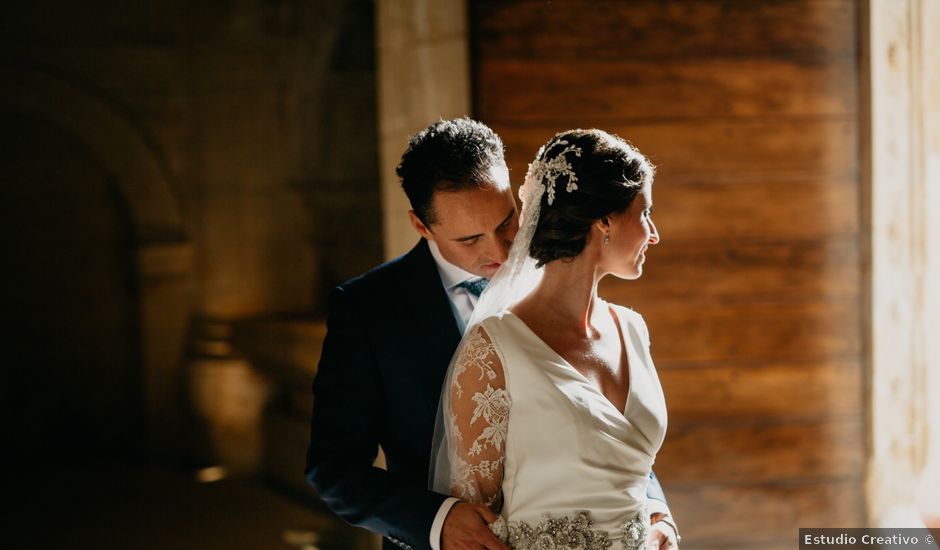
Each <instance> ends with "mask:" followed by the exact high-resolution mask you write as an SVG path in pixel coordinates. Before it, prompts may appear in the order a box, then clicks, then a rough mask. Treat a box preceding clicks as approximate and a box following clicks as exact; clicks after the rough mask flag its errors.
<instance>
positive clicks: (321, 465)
mask: <svg viewBox="0 0 940 550" xmlns="http://www.w3.org/2000/svg"><path fill="white" fill-rule="evenodd" d="M356 312H357V308H355V307H354V304H353V303H352V300H351V299H350V297H349V296H348V293H347V292H346V291H345V290H343V288H337V289H335V290H334V291H333V293H332V294H331V296H330V314H329V318H328V319H327V335H326V339H325V341H324V343H323V351H322V354H321V357H320V363H319V366H318V369H317V376H316V379H315V381H314V384H313V393H314V401H313V420H312V422H311V428H310V447H309V449H308V451H307V469H306V476H307V480H308V481H309V482H310V483H311V484H312V485H313V486H314V487H315V488H316V489H317V491H318V492H319V495H320V498H322V499H323V501H324V502H325V503H326V504H327V505H328V506H329V507H330V508H331V509H332V510H333V511H334V512H336V514H337V515H339V516H340V517H341V518H343V519H344V520H346V521H347V522H349V523H351V524H353V525H358V526H360V527H364V528H366V529H369V530H370V531H373V532H375V533H378V534H380V535H382V536H385V537H388V538H389V539H391V540H392V541H393V542H395V541H397V542H401V543H404V544H407V545H409V546H411V547H414V548H428V534H429V533H430V531H431V523H432V522H433V521H434V517H435V515H436V514H437V512H438V510H439V508H440V506H441V504H442V503H443V502H444V500H445V499H446V498H447V497H445V496H444V495H440V494H437V493H434V492H432V491H429V490H427V489H425V488H424V487H420V486H415V485H414V484H408V483H404V482H403V481H402V480H401V479H399V478H397V477H396V476H394V475H392V474H390V473H389V472H387V471H386V470H382V469H379V468H375V467H373V466H372V464H373V462H374V461H375V457H376V454H377V451H378V444H379V433H380V419H381V418H382V403H383V401H384V396H383V395H382V391H381V387H380V385H379V377H378V373H377V371H376V365H375V358H374V357H373V356H372V353H371V350H370V349H369V348H368V346H367V342H366V339H365V337H364V333H363V331H364V328H363V327H362V326H361V325H360V324H359V322H358V320H357V315H356Z"/></svg>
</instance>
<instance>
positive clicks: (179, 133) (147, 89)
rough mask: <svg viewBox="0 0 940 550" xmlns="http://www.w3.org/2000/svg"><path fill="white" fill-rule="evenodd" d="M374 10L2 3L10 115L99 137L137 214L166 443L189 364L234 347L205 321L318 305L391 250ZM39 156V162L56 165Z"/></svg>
mask: <svg viewBox="0 0 940 550" xmlns="http://www.w3.org/2000/svg"><path fill="white" fill-rule="evenodd" d="M373 20H374V13H373V4H372V2H371V1H370V0H345V1H338V2H329V3H311V2H305V1H300V0H276V1H264V2H262V1H260V0H241V1H239V0H231V1H222V2H211V3H204V2H199V3H191V2H183V1H166V2H156V1H151V2H141V3H133V4H127V3H123V2H115V1H107V0H97V1H93V2H84V3H72V2H34V3H21V4H11V5H9V6H5V7H4V8H3V17H2V18H0V38H2V46H0V68H2V70H3V72H4V74H5V78H4V79H3V80H4V83H3V85H2V87H0V110H3V111H4V112H7V113H11V114H12V115H13V116H16V117H20V118H21V119H24V120H41V121H42V124H44V125H47V126H48V127H50V128H52V129H53V131H55V132H59V133H61V134H63V135H66V136H69V137H70V139H72V140H74V141H75V143H76V144H77V145H76V147H79V148H83V150H86V151H87V152H88V155H89V156H90V158H91V159H92V160H93V161H94V162H96V163H97V164H98V165H100V166H101V172H102V174H104V177H105V178H106V179H107V181H108V182H110V183H109V185H110V186H111V187H110V188H111V189H112V190H113V192H114V194H115V195H116V196H117V197H118V200H116V201H114V202H115V204H117V205H119V206H113V208H118V209H119V210H120V209H121V208H123V209H124V210H121V211H116V212H114V215H115V216H124V217H126V218H128V219H129V220H130V222H129V223H130V225H131V227H132V229H131V230H130V237H129V238H128V239H126V240H125V242H123V244H122V246H123V247H124V249H123V251H124V254H125V256H126V257H127V258H129V261H130V262H132V263H133V264H134V265H133V269H132V272H133V273H134V274H135V275H136V277H137V280H136V281H135V285H134V286H135V288H136V289H137V292H138V295H137V296H136V297H135V298H134V300H135V301H136V302H137V304H136V307H137V308H138V310H137V312H136V314H137V315H138V316H139V319H140V324H141V328H140V331H139V332H140V340H141V342H140V346H139V348H140V349H139V351H138V354H139V356H140V360H139V361H135V363H140V365H128V366H127V368H128V369H141V370H142V371H143V372H142V373H138V374H142V378H141V380H142V382H143V384H144V386H145V387H146V390H145V391H146V392H147V394H148V395H147V397H146V403H147V408H148V414H149V416H150V417H151V418H150V420H151V423H150V425H151V428H152V430H151V431H157V432H163V433H162V435H156V436H155V438H156V439H155V441H154V442H153V443H154V445H155V446H157V447H159V448H161V450H163V451H165V450H166V447H167V446H173V445H178V444H179V442H180V441H182V439H181V436H180V434H179V433H177V431H175V429H174V428H170V427H168V426H174V425H176V426H178V425H179V422H180V421H181V418H180V416H181V415H180V412H179V411H180V410H183V409H185V408H186V403H185V402H184V399H185V392H182V391H181V390H180V388H183V387H186V386H187V382H186V378H187V376H188V375H187V374H186V372H187V371H186V369H185V367H184V365H186V364H190V365H192V364H195V363H194V362H189V363H187V361H184V360H183V357H184V356H185V355H186V354H189V355H191V356H193V355H195V356H198V358H199V360H200V361H204V360H206V359H207V358H208V359H210V360H212V359H218V360H220V361H221V360H226V361H228V360H231V359H237V356H235V354H233V353H232V351H231V349H230V348H229V347H228V346H227V345H226V342H225V341H224V340H225V338H224V336H223V337H222V339H221V341H217V340H212V341H210V342H208V343H207V342H205V341H203V340H205V339H204V338H203V335H204V333H206V332H211V331H208V330H207V329H205V322H204V320H211V321H212V323H223V324H224V323H228V322H230V321H234V320H237V319H243V318H256V317H270V316H282V315H296V314H300V315H304V316H307V315H312V316H317V315H321V314H322V313H323V312H324V311H325V297H326V295H327V292H328V289H329V288H330V287H331V286H332V285H334V284H336V283H338V282H341V281H342V280H345V279H347V278H349V277H351V276H353V275H355V274H357V273H359V272H361V271H363V270H365V269H367V268H368V267H370V266H372V265H374V264H376V263H378V262H379V261H380V260H381V256H382V237H381V224H382V221H381V213H380V206H379V205H380V199H379V184H378V174H377V172H378V168H377V155H378V153H377V129H376V105H375V104H376V100H375V96H376V92H375V76H374V73H375V53H374V51H375V45H374V44H375V39H374V23H373ZM23 117H25V118H23ZM18 120H19V119H18ZM41 149H42V148H41V147H40V148H38V149H37V148H33V152H32V153H30V154H33V155H39V156H37V157H36V158H31V159H28V161H29V163H31V165H43V164H52V163H56V162H57V159H56V158H54V157H52V156H42V155H43V154H44V153H42V152H41ZM36 151H40V152H36ZM23 162H26V160H24V161H23ZM15 170H16V167H15V166H4V168H3V173H4V176H5V177H7V178H9V177H10V174H11V173H12V172H14V171H15ZM63 181H65V182H66V183H65V185H68V181H69V180H68V178H65V179H64V180H63ZM80 182H81V178H75V179H74V182H73V183H74V185H78V184H79V183H80ZM74 192H75V190H68V189H66V190H62V191H56V190H49V191H48V192H47V193H46V194H45V195H43V196H42V197H40V198H38V199H37V200H36V201H34V203H35V204H40V205H41V204H51V205H54V204H56V203H57V202H59V201H68V200H70V199H69V197H70V196H71V194H74ZM22 207H23V208H34V207H33V206H30V205H27V204H26V203H22ZM37 208H42V207H41V206H39V207H37ZM23 216H24V218H25V219H32V218H31V216H30V213H29V212H28V211H27V212H24V213H23ZM51 223H52V224H58V225H59V226H58V227H57V228H56V229H57V230H58V234H61V235H67V234H69V233H71V232H74V231H75V230H76V229H77V228H76V227H73V226H71V225H70V223H71V222H70V221H69V219H68V218H59V219H53V220H52V221H51ZM11 238H12V239H14V241H15V239H16V237H15V236H13V237H11ZM14 244H15V243H14ZM19 244H22V243H19ZM37 284H38V283H37ZM67 315H69V319H70V321H71V325H73V326H76V325H79V324H82V323H88V322H90V320H92V319H94V318H96V312H95V310H94V308H89V309H88V310H86V311H84V312H82V313H81V314H75V315H73V314H67ZM66 324H69V323H66ZM212 326H213V327H215V326H216V325H215V324H213V325H212ZM223 332H224V331H223ZM187 333H189V334H194V335H196V337H195V339H196V341H195V342H193V343H191V344H190V345H189V346H186V344H185V342H184V339H185V337H186V334H187ZM214 334H217V332H216V333H214ZM191 339H192V338H191ZM187 348H188V349H187ZM105 398H107V397H105ZM174 416H175V417H176V418H172V417H174ZM152 435H153V434H152Z"/></svg>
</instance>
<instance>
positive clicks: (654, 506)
mask: <svg viewBox="0 0 940 550" xmlns="http://www.w3.org/2000/svg"><path fill="white" fill-rule="evenodd" d="M646 497H647V499H648V501H647V511H648V512H649V514H650V522H651V523H652V524H654V525H655V524H656V523H657V522H660V521H661V522H663V523H665V524H666V525H667V528H668V529H670V530H671V531H673V532H674V534H675V536H676V538H677V539H678V537H679V528H678V526H677V525H676V520H675V518H673V517H672V512H670V511H669V505H668V504H666V494H665V493H664V492H663V487H662V485H660V484H659V479H658V478H657V477H656V474H655V473H654V472H650V482H649V484H648V485H647V486H646Z"/></svg>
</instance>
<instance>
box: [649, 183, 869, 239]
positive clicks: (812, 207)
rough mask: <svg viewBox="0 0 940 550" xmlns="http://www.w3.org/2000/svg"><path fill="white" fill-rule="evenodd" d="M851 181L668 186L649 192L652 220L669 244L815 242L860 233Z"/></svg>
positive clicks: (857, 208)
mask: <svg viewBox="0 0 940 550" xmlns="http://www.w3.org/2000/svg"><path fill="white" fill-rule="evenodd" d="M858 194H859V190H858V184H857V183H856V182H854V181H849V180H843V181H838V180H835V181H823V180H819V179H816V180H811V181H798V182H793V181H770V182H740V183H720V184H718V183H716V184H703V183H679V182H676V183H673V182H670V181H669V180H668V179H665V181H662V183H661V184H659V185H654V186H653V203H654V210H655V218H654V220H655V221H656V223H657V228H658V229H659V232H660V234H661V236H662V239H663V242H667V241H668V240H669V239H678V240H683V239H696V238H706V239H708V238H714V239H732V238H742V237H743V238H756V239H814V238H820V237H826V236H830V235H853V234H856V233H857V232H858V227H859V216H860V214H859V197H858Z"/></svg>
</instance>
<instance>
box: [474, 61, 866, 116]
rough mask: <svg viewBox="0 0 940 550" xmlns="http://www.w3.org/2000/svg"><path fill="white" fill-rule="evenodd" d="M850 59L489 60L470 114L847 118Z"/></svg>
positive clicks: (480, 69)
mask: <svg viewBox="0 0 940 550" xmlns="http://www.w3.org/2000/svg"><path fill="white" fill-rule="evenodd" d="M854 75H855V66H854V63H853V62H851V61H848V60H846V61H840V62H825V63H796V62H793V61H789V60H778V59H760V60H754V59H714V60H713V59H708V60H677V61H674V62H670V63H663V62H660V61H620V60H610V61H596V60H592V59H588V60H582V61H579V62H578V66H577V70H572V66H571V62H570V61H565V60H558V59H556V58H549V59H547V60H535V61H529V60H523V61H519V60H514V59H490V60H486V61H485V62H482V63H480V64H478V65H477V72H476V76H475V82H476V84H477V86H478V87H479V89H481V90H485V91H486V92H485V93H482V94H478V95H477V104H476V113H477V114H478V116H480V117H482V118H486V119H498V120H529V121H534V120H545V119H548V120H552V119H553V118H556V117H557V116H558V114H557V113H558V112H559V111H562V112H563V113H564V116H565V118H568V119H573V120H577V119H579V118H592V117H593V118H601V117H608V118H614V119H618V120H621V121H628V120H631V119H641V120H649V119H669V120H674V119H681V118H687V117H716V116H726V117H755V116H848V115H852V114H853V113H854V112H855V109H856V105H855V98H856V93H857V90H856V88H857V86H856V83H855V79H854Z"/></svg>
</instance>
